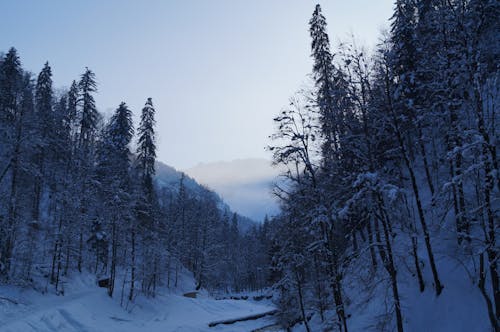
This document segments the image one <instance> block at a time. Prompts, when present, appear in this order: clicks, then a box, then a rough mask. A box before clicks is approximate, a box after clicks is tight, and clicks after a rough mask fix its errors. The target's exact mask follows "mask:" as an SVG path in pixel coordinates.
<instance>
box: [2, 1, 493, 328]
mask: <svg viewBox="0 0 500 332" xmlns="http://www.w3.org/2000/svg"><path fill="white" fill-rule="evenodd" d="M311 9H312V10H313V13H312V17H311V18H310V21H309V26H308V27H307V26H304V29H307V28H308V29H309V32H310V38H311V42H310V46H311V48H310V52H311V57H312V59H313V67H312V71H311V73H310V75H308V77H307V80H306V82H305V83H304V84H303V86H301V87H297V88H298V91H297V93H296V94H294V95H293V96H291V98H290V100H289V102H288V103H286V101H283V104H285V105H287V106H286V107H285V108H283V110H282V111H280V112H278V110H277V112H276V116H275V117H274V123H275V125H276V129H275V133H274V134H273V135H272V136H271V137H270V140H269V146H268V147H267V150H268V151H269V154H270V155H272V158H273V163H274V164H275V165H276V166H277V167H280V169H286V170H287V171H286V172H284V173H283V174H282V176H281V178H280V179H276V185H275V186H274V187H273V188H272V190H273V192H274V194H275V195H276V197H277V199H279V202H280V212H279V214H277V215H275V216H270V217H269V218H266V219H265V220H264V222H262V223H257V222H253V221H251V220H249V219H248V218H245V217H244V216H240V215H238V214H237V213H236V212H233V211H231V209H230V207H229V206H227V204H225V203H224V201H223V200H222V199H221V198H220V197H219V195H217V194H216V193H215V192H213V191H212V190H210V189H209V188H206V187H204V186H201V185H199V184H197V183H196V182H195V181H194V180H193V179H191V178H189V177H188V176H186V175H185V174H183V173H180V172H177V171H175V170H173V169H171V168H170V167H168V166H166V165H164V164H162V163H161V162H159V161H158V160H156V159H157V158H156V152H157V146H156V141H157V140H156V135H157V132H156V125H155V112H156V111H161V110H155V106H154V103H153V100H154V99H152V98H147V96H145V103H144V107H143V108H142V110H140V111H139V112H138V113H139V115H140V123H139V125H138V126H137V128H134V125H133V121H132V117H133V114H132V110H131V109H130V108H129V107H128V106H127V104H126V103H121V104H119V105H117V106H116V110H115V111H114V113H113V114H112V115H111V116H106V115H105V114H104V113H102V112H100V111H99V110H98V106H97V105H96V102H95V96H96V94H97V93H98V88H99V86H98V84H97V83H96V82H97V81H96V74H94V72H93V71H92V70H91V69H89V68H85V69H84V70H83V74H82V75H81V76H80V77H75V80H74V81H73V82H68V84H69V85H68V86H69V88H68V89H64V88H59V87H55V86H54V84H53V82H52V69H51V66H57V64H52V63H50V64H49V63H48V62H47V63H46V64H45V66H44V67H43V68H42V69H41V71H40V72H39V73H38V74H34V73H32V72H30V71H29V70H27V69H25V68H24V67H23V65H22V54H18V52H17V50H16V49H15V48H14V47H12V48H11V49H9V50H4V51H5V53H2V54H1V57H0V331H2V320H4V318H5V321H7V325H5V328H9V325H8V324H12V323H15V324H17V323H18V322H14V321H13V319H12V317H17V316H16V315H15V312H16V310H20V309H17V308H18V307H16V306H19V305H20V304H19V303H18V302H26V301H24V300H26V299H24V300H23V298H22V297H23V295H22V294H31V295H30V296H32V297H33V298H35V297H36V298H37V299H39V300H37V301H39V303H43V302H41V301H42V300H41V298H43V296H52V297H58V298H67V299H68V300H67V301H69V299H73V300H75V301H78V300H79V299H80V297H81V301H83V302H82V303H86V304H87V306H88V307H87V308H86V310H90V309H89V308H90V307H92V305H93V303H95V304H96V306H97V307H99V306H105V305H103V303H110V305H111V303H113V304H114V305H116V308H115V309H113V310H114V311H113V315H114V316H113V317H112V318H113V319H114V320H112V323H113V322H114V323H116V324H119V323H120V322H121V323H120V324H122V323H123V322H128V321H133V320H134V319H135V318H137V317H135V318H134V316H126V317H129V318H126V319H125V318H124V319H122V318H120V319H117V318H116V317H115V316H116V315H119V314H117V313H116V312H119V311H118V308H120V307H121V308H122V309H123V312H124V313H123V316H124V317H125V313H128V314H129V315H133V312H134V310H135V311H139V312H143V313H145V312H153V311H154V312H156V311H155V310H157V309H158V307H160V306H161V310H164V313H163V314H162V316H161V317H162V318H161V319H160V318H158V317H160V316H158V317H157V318H156V319H154V320H153V319H151V321H150V322H153V321H154V322H155V323H154V324H156V325H155V328H157V329H158V330H164V331H170V330H172V331H173V330H175V329H176V328H183V327H184V328H185V329H184V330H186V331H211V330H214V331H215V330H222V328H223V327H221V325H223V324H230V323H232V322H226V321H225V319H226V318H228V317H226V316H224V312H226V311H227V312H231V313H233V314H235V315H239V316H241V317H243V318H241V319H242V320H252V319H254V318H252V317H253V316H252V315H251V314H253V315H255V314H256V313H259V312H261V313H263V314H265V315H267V316H272V318H270V317H265V320H266V321H265V322H266V324H267V327H262V326H261V325H263V324H261V325H258V324H257V325H255V326H254V325H251V326H250V325H245V326H240V327H238V328H236V327H231V325H227V326H229V327H227V331H240V330H241V331H247V330H248V329H250V330H252V331H278V330H280V329H282V330H283V331H307V332H315V331H342V332H348V331H398V332H402V331H478V332H480V331H495V332H498V331H500V327H499V324H500V279H499V273H500V272H499V262H498V258H499V255H500V253H499V251H500V249H499V248H500V245H499V241H498V237H499V236H500V222H499V220H500V170H499V162H500V158H499V156H498V155H497V150H498V146H499V144H500V140H499V131H500V129H499V128H500V127H499V126H500V120H499V115H498V110H497V105H498V101H499V99H500V98H499V87H500V85H499V78H500V77H499V70H498V69H499V68H498V59H500V41H499V36H500V20H499V17H500V3H499V2H498V1H496V0H450V1H443V0H397V1H395V5H394V12H393V15H392V17H391V19H390V29H389V31H387V32H385V33H383V34H382V35H381V36H380V41H379V43H378V44H377V47H376V49H374V50H368V49H365V47H363V46H362V45H359V44H357V43H356V42H355V40H354V39H353V40H350V41H346V42H342V43H340V44H336V43H333V42H330V37H329V35H328V32H327V21H328V19H327V18H325V16H324V15H323V13H322V10H321V7H320V5H316V7H314V8H311ZM328 23H329V24H335V22H328ZM284 61H286V59H285V60H284ZM97 74H98V73H97ZM306 74H307V73H304V75H306ZM242 79H244V78H242ZM124 98H125V99H126V96H124ZM269 119H270V121H272V120H273V119H272V114H270V118H269ZM166 144H169V142H166ZM82 280H83V281H82ZM85 280H86V281H85ZM88 280H93V281H92V282H94V283H95V285H92V282H90V283H88V282H87V281H88ZM81 284H85V285H86V286H85V287H87V288H82V287H83V286H81ZM188 284H189V285H191V284H192V285H191V286H187V285H188ZM75 285H80V286H75ZM89 285H90V286H89ZM75 287H77V288H78V287H80V289H86V291H85V292H86V293H85V294H86V295H85V294H83V293H82V294H80V293H76V292H74V291H72V288H73V289H74V288H75ZM179 289H180V290H182V291H183V292H184V291H186V292H188V293H186V294H185V295H187V296H188V297H191V296H195V297H196V294H200V295H201V294H203V296H205V297H206V298H203V299H199V302H196V300H195V299H193V300H192V301H191V300H189V301H191V302H189V301H188V300H186V299H183V297H181V296H179V294H177V293H178V290H179ZM21 290H29V291H30V292H31V293H23V292H21ZM99 291H100V292H102V294H107V295H106V296H107V297H108V298H110V299H111V300H109V301H112V302H104V301H108V299H105V298H103V297H100V295H99V293H94V292H99ZM33 294H38V295H33ZM42 294H45V295H42ZM68 294H70V295H68ZM89 294H90V295H89ZM189 294H191V295H189ZM193 294H194V295H193ZM256 294H258V295H256ZM176 296H178V298H179V300H177V297H176ZM230 297H232V298H233V299H232V300H230V301H233V302H230V301H229V300H227V299H228V298H230ZM172 299H176V300H172ZM180 299H182V300H180ZM216 299H220V300H216ZM252 299H253V301H254V302H252ZM262 300H263V301H264V302H263V303H257V302H260V301H262ZM93 301H95V302H93ZM99 301H100V302H99ZM148 301H150V302H148ZM155 301H156V302H155ZM186 301H188V302H186ZM228 301H229V302H228ZM238 301H239V302H238ZM242 301H245V302H242ZM246 301H248V303H247V302H246ZM97 302H99V303H100V304H97ZM37 303H38V302H37ZM61 303H63V302H61ZM67 303H69V302H67ZM195 303H196V305H198V306H200V307H196V308H197V309H196V310H200V311H199V314H198V315H199V320H200V322H201V319H205V318H206V319H210V320H211V323H210V324H208V325H207V324H205V323H203V324H204V328H203V329H201V327H200V326H198V325H196V326H195V325H193V326H191V325H189V324H188V325H185V326H184V325H183V324H187V322H184V323H183V322H182V319H179V321H176V322H175V323H176V324H178V325H175V327H174V325H163V326H162V321H167V318H166V317H167V316H168V313H169V312H175V313H176V315H186V317H184V316H183V317H184V318H183V319H186V320H190V319H192V320H193V321H195V322H196V317H194V318H188V317H189V314H186V313H184V314H182V313H181V312H186V311H191V310H194V309H193V305H194V304H195ZM217 303H220V304H217ZM235 303H239V304H235ZM243 303H244V304H243ZM155 305H156V306H157V307H155V309H154V310H153V309H151V308H152V307H154V306H155ZM148 306H149V307H148ZM12 308H13V309H12ZM113 308H114V307H113ZM145 308H149V309H145ZM68 310H70V309H68ZM148 310H149V311H148ZM183 310H184V311H183ZM259 310H260V311H259ZM2 312H6V313H7V314H5V315H2ZM83 312H84V311H83V310H81V309H78V310H76V309H75V311H74V312H73V311H71V312H70V311H63V310H62V309H60V310H59V314H60V319H62V320H63V321H65V322H66V323H67V324H69V325H64V323H59V325H58V326H56V325H54V324H55V323H53V324H52V325H49V324H46V325H44V327H43V328H42V327H40V326H37V323H36V322H35V320H34V319H35V318H33V317H32V318H31V320H30V321H29V324H28V323H26V324H25V325H13V326H14V327H12V330H13V331H14V330H19V329H26V330H27V331H31V330H33V331H86V330H99V331H100V329H102V330H117V331H118V330H121V329H122V327H116V326H118V325H116V326H115V325H113V326H114V327H111V325H110V326H108V327H103V326H104V325H102V326H100V327H99V324H97V323H96V324H97V325H95V326H94V327H91V326H86V325H85V324H87V323H84V319H83V318H82V317H83ZM227 312H226V314H227ZM78 313H82V316H81V317H75V315H77V314H78ZM249 313H251V314H250V316H248V315H249ZM70 314H71V315H72V316H71V317H70V318H68V317H69V315H70ZM9 315H11V316H12V317H11V318H10V319H9V320H8V319H7V318H9V317H10V316H9ZM88 315H89V317H94V316H93V314H90V313H89V314H88ZM136 315H137V314H136ZM245 315H246V316H245ZM205 316H206V317H205ZM256 316H259V315H258V314H257V315H256ZM2 317H3V318H2ZM141 317H142V316H141ZM245 317H246V318H245ZM249 317H250V318H249ZM94 318H95V317H94ZM94 318H92V319H94ZM229 318H231V317H229ZM16 319H17V320H18V321H22V319H23V318H22V317H17V318H16ZM36 319H38V318H36ZM46 319H47V317H45V316H43V317H42V318H40V320H41V321H42V320H46ZM85 319H90V318H88V317H86V318H85ZM169 319H171V318H169ZM255 319H261V317H257V318H255ZM108 323H109V322H108ZM33 324H35V325H33ZM40 324H41V323H40ZM109 324H111V323H109ZM165 324H167V323H165ZM169 324H174V323H172V322H170V323H169ZM200 324H201V323H200ZM205 325H206V326H205ZM20 326H22V327H20ZM28 326H31V327H30V328H32V329H29V328H28ZM186 326H189V327H186ZM235 326H237V325H235ZM133 327H134V328H136V329H135V330H140V329H141V327H140V325H137V326H132V325H130V326H129V325H127V328H125V327H123V330H127V331H128V330H130V331H133V330H134V329H133ZM99 328H100V329H99ZM266 328H267V329H266ZM9 331H10V330H9Z"/></svg>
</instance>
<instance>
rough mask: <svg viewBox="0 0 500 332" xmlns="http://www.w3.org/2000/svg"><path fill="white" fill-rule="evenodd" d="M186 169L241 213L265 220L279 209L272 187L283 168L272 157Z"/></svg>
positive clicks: (208, 164)
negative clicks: (274, 165)
mask: <svg viewBox="0 0 500 332" xmlns="http://www.w3.org/2000/svg"><path fill="white" fill-rule="evenodd" d="M186 173H187V174H189V175H190V176H192V177H193V178H195V179H196V180H197V181H199V182H200V183H202V184H204V185H207V186H209V187H210V188H212V189H214V190H215V191H216V192H217V193H219V194H220V195H221V196H222V198H223V199H224V200H225V201H226V202H227V203H228V204H229V205H230V206H231V207H232V208H233V209H235V210H236V211H237V212H238V213H241V214H243V215H245V216H247V217H250V218H252V219H254V220H258V221H261V220H263V219H264V217H265V215H266V214H267V215H274V214H276V213H277V212H278V203H277V200H276V198H275V197H274V196H273V194H272V188H271V187H272V184H273V182H274V181H276V180H277V176H278V175H279V173H280V170H279V168H274V167H273V166H272V165H271V162H270V161H269V160H266V159H262V158H249V159H236V160H233V161H220V162H213V163H200V164H198V165H196V166H195V167H192V168H190V169H187V170H186Z"/></svg>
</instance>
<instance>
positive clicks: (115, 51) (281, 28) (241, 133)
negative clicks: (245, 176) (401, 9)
mask: <svg viewBox="0 0 500 332" xmlns="http://www.w3.org/2000/svg"><path fill="white" fill-rule="evenodd" d="M392 2H393V1H392V0H349V1H348V0H329V1H321V2H320V3H321V4H322V7H323V11H324V14H325V16H326V18H327V20H328V24H329V33H330V37H331V39H332V40H333V41H336V40H338V39H339V38H341V39H344V40H346V39H349V36H350V34H351V33H354V34H355V35H356V36H357V38H358V39H359V40H360V43H363V44H366V45H374V44H375V42H376V40H377V37H378V36H379V31H380V29H381V28H384V27H387V20H388V18H389V17H390V15H391V10H392V6H393V5H392ZM315 3H316V2H314V1H307V0H252V1H239V0H211V1H208V0H205V1H201V0H199V1H194V0H182V1H181V0H178V1H166V0H165V1H160V0H145V1H138V0H137V1H130V0H107V1H103V0H101V1H98V0H86V1H68V0H65V1H63V0H50V1H40V0H15V1H9V0H0V12H1V13H2V14H1V17H2V19H1V20H0V50H1V51H6V50H7V49H8V48H9V47H10V46H15V47H16V48H17V49H18V51H19V52H20V55H21V60H22V62H23V65H24V67H25V68H26V69H28V70H30V71H33V72H34V73H38V72H39V70H40V69H41V68H42V66H43V63H44V62H45V61H47V60H48V61H49V62H50V64H51V66H52V68H53V74H54V81H55V86H56V87H64V86H68V85H69V84H70V83H71V81H72V80H73V79H76V78H78V77H79V75H80V74H81V73H82V72H83V69H84V68H85V67H86V66H88V67H89V68H91V69H92V70H93V71H94V72H95V73H96V75H97V80H98V83H99V93H98V94H97V95H96V101H97V105H98V107H99V109H100V110H101V111H104V112H110V111H111V110H113V109H114V108H116V107H117V106H118V104H119V103H120V102H121V101H125V102H126V103H127V104H128V105H129V106H130V107H131V109H132V110H133V111H134V112H135V113H136V114H139V112H140V109H141V108H142V106H143V105H144V102H145V101H146V99H147V97H152V98H153V102H154V104H155V107H156V109H157V131H158V144H159V153H158V157H159V159H160V160H162V161H164V162H166V163H168V164H170V165H172V166H174V167H176V168H180V169H184V168H188V167H191V166H194V165H196V164H197V163H199V162H212V161H220V160H232V159H236V158H249V157H260V158H262V157H264V158H269V157H270V156H269V154H268V153H267V152H265V151H264V147H265V146H266V144H267V143H268V139H267V137H268V136H269V135H270V134H271V133H272V131H273V123H272V118H273V116H274V115H275V114H276V113H278V112H279V110H280V109H281V108H282V107H283V106H284V105H286V104H287V101H288V98H289V97H290V96H291V95H292V94H293V93H294V91H295V90H296V89H297V88H299V86H300V85H301V83H302V82H303V81H304V80H305V77H306V75H307V74H308V73H309V72H310V70H311V65H312V63H311V60H310V46H309V43H310V40H309V33H308V21H309V18H310V16H311V14H312V11H313V9H314V5H315Z"/></svg>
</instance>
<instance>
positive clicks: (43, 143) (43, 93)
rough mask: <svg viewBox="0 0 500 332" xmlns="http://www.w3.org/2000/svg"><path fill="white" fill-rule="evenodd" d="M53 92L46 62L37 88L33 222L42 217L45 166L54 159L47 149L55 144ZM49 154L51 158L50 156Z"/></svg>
mask: <svg viewBox="0 0 500 332" xmlns="http://www.w3.org/2000/svg"><path fill="white" fill-rule="evenodd" d="M52 104H53V91H52V70H51V68H50V66H49V63H48V62H46V63H45V65H44V67H43V69H42V71H41V72H40V74H39V75H38V79H37V82H36V87H35V105H36V113H37V116H38V120H39V123H38V130H37V134H38V135H37V136H38V137H37V138H38V144H37V145H38V146H37V150H38V151H37V152H36V154H35V159H36V164H37V166H38V172H37V176H36V177H35V182H34V187H35V189H34V198H33V211H32V216H33V220H39V216H40V200H41V195H42V191H43V184H44V183H43V182H44V181H47V179H44V178H45V174H44V173H45V166H46V165H45V164H46V163H48V162H49V161H48V160H47V159H50V158H54V156H53V153H54V151H52V150H48V149H47V147H48V146H51V145H53V143H54V130H57V128H55V123H54V114H53V110H52ZM48 154H49V155H50V156H48Z"/></svg>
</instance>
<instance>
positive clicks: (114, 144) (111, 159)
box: [91, 103, 134, 296]
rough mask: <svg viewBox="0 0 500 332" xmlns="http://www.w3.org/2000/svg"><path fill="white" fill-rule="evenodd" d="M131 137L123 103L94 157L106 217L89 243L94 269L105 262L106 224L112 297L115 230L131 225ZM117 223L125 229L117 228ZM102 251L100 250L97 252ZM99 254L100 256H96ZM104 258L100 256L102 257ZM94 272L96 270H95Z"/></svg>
mask: <svg viewBox="0 0 500 332" xmlns="http://www.w3.org/2000/svg"><path fill="white" fill-rule="evenodd" d="M133 133H134V129H133V125H132V112H131V111H130V110H129V109H128V107H127V105H126V104H125V103H121V104H120V106H119V107H118V108H117V109H116V112H115V114H114V115H113V116H112V117H111V119H110V120H109V123H108V124H107V126H106V128H105V130H104V135H103V136H104V137H103V139H102V142H101V146H100V149H99V153H98V165H97V171H96V175H97V179H98V180H99V183H100V194H101V197H102V200H103V202H105V204H104V211H106V212H107V213H106V214H104V215H103V216H102V217H103V219H96V220H95V222H94V229H93V232H92V234H91V242H92V243H93V245H94V249H95V250H96V267H97V265H98V261H99V259H100V260H101V261H102V262H103V263H104V264H106V262H107V242H108V239H107V236H106V232H104V225H101V224H102V221H103V220H108V221H109V223H110V225H109V228H110V233H111V239H110V241H111V268H110V273H111V275H110V280H109V284H108V295H109V296H113V291H114V285H115V279H116V267H117V260H118V257H117V255H118V253H117V250H118V246H119V245H120V243H119V234H118V232H119V229H122V228H123V226H128V225H127V224H129V223H130V222H131V212H130V210H129V206H130V204H131V196H130V192H131V184H130V181H129V168H130V154H131V153H130V149H129V144H130V142H131V140H132V136H133ZM120 223H122V224H125V225H120ZM99 248H103V249H101V250H100V249H99ZM99 250H100V254H99ZM103 255H104V256H103ZM96 270H97V269H96Z"/></svg>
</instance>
